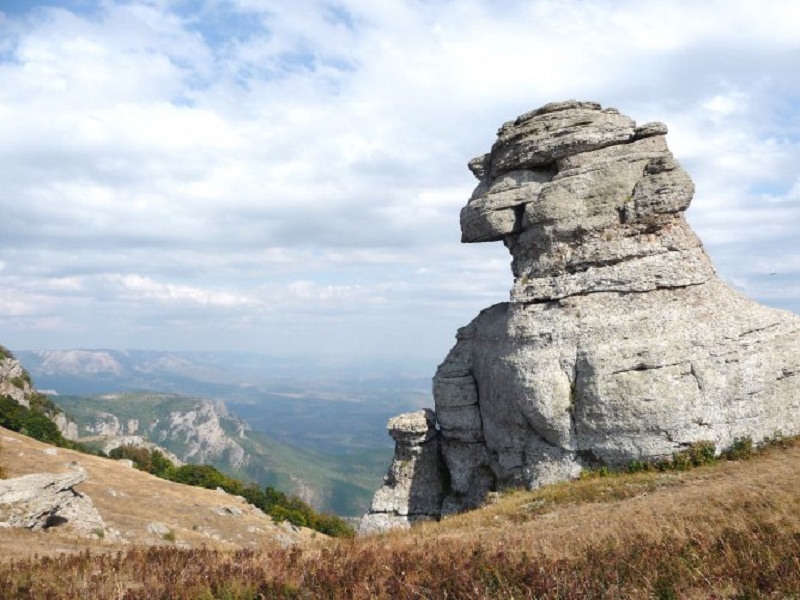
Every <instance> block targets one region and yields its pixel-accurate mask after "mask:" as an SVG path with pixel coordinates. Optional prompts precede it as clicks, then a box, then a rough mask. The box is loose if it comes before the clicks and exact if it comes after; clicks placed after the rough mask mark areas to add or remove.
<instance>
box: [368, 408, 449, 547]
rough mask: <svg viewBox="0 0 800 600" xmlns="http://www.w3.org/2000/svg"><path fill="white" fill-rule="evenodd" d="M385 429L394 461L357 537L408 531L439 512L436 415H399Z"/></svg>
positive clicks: (440, 489)
mask: <svg viewBox="0 0 800 600" xmlns="http://www.w3.org/2000/svg"><path fill="white" fill-rule="evenodd" d="M388 429H389V434H390V435H391V436H392V437H393V438H394V440H395V452H394V460H393V461H392V464H391V466H390V467H389V472H388V473H387V474H386V477H384V480H383V481H384V484H383V487H382V488H381V489H379V490H378V491H377V492H376V494H375V497H374V498H373V500H372V506H371V507H370V511H369V513H368V514H367V515H366V516H365V517H364V518H363V519H362V520H361V524H360V526H359V530H358V531H359V534H368V533H375V532H379V531H385V530H387V529H394V528H407V527H410V526H411V524H412V523H416V522H418V521H424V520H430V519H435V518H437V517H438V516H439V513H440V511H441V504H442V500H443V499H444V494H445V487H444V482H443V479H442V466H441V465H440V464H439V463H440V461H441V452H440V448H439V433H438V431H437V430H436V415H435V414H434V413H433V411H432V410H430V409H426V410H420V411H417V412H413V413H405V414H402V415H398V416H397V417H394V418H393V419H390V420H389V425H388Z"/></svg>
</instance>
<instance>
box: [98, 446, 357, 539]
mask: <svg viewBox="0 0 800 600" xmlns="http://www.w3.org/2000/svg"><path fill="white" fill-rule="evenodd" d="M109 456H110V457H111V458H116V459H121V458H127V459H129V460H132V461H133V464H134V466H135V467H136V468H137V469H140V470H142V471H146V472H147V473H151V474H152V475H155V476H157V477H161V478H162V479H167V480H169V481H175V482H177V483H183V484H186V485H192V486H196V487H203V488H207V489H211V490H213V489H216V488H221V489H223V490H225V491H226V492H228V493H229V494H234V495H236V496H243V497H244V498H245V499H246V500H247V501H248V502H249V503H250V504H252V505H253V506H256V507H258V508H260V509H261V510H263V511H264V512H265V513H267V514H268V515H269V516H271V517H272V518H273V519H275V520H277V521H288V522H289V523H291V524H293V525H296V526H298V527H308V528H310V529H314V530H316V531H319V532H321V533H324V534H326V535H329V536H332V537H352V536H353V535H354V534H355V532H354V531H353V529H352V528H351V527H350V526H349V525H348V524H347V523H346V522H345V521H344V520H342V519H340V518H339V517H337V516H335V515H327V514H321V513H318V512H316V511H315V510H314V509H313V508H311V507H310V506H309V505H308V504H306V503H305V502H303V501H302V500H300V499H299V498H292V497H289V496H287V495H286V494H284V493H283V492H280V491H278V490H276V489H275V488H272V487H270V486H267V487H266V488H264V489H261V488H259V487H258V486H257V485H255V484H245V483H243V482H242V481H240V480H238V479H235V478H233V477H230V476H228V475H225V474H224V473H222V472H220V471H219V470H218V469H217V468H216V467H213V466H211V465H183V466H180V467H176V466H175V465H174V464H172V462H171V461H170V460H169V459H168V458H167V457H166V456H164V454H163V453H162V452H159V451H158V450H153V451H150V450H148V449H147V448H139V447H135V446H120V447H119V448H115V449H114V450H112V451H111V452H109Z"/></svg>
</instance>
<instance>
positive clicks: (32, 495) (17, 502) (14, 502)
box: [0, 469, 106, 534]
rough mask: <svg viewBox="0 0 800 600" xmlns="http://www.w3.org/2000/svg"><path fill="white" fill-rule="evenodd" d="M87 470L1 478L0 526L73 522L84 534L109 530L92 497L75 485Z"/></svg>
mask: <svg viewBox="0 0 800 600" xmlns="http://www.w3.org/2000/svg"><path fill="white" fill-rule="evenodd" d="M85 479H86V472H85V471H83V470H82V469H76V470H73V471H70V472H67V473H59V474H55V473H34V474H32V475H24V476H22V477H15V478H13V479H5V480H2V481H0V526H5V527H23V528H26V529H30V530H33V531H38V530H41V529H48V528H50V527H55V526H59V525H69V527H70V528H72V529H73V530H76V531H78V532H81V533H85V534H91V533H95V534H96V533H97V532H100V531H102V532H103V533H104V534H105V532H106V526H105V523H104V522H103V519H102V517H101V516H100V513H98V512H97V510H96V509H95V508H94V505H93V504H92V500H91V498H89V497H88V496H86V495H85V494H81V493H80V492H78V491H76V490H75V489H74V488H75V486H76V485H78V484H79V483H81V482H82V481H83V480H85Z"/></svg>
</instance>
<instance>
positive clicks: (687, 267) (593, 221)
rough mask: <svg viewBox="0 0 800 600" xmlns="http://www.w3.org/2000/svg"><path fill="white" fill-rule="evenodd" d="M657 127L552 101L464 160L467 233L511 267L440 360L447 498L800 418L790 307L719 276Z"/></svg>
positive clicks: (688, 189)
mask: <svg viewBox="0 0 800 600" xmlns="http://www.w3.org/2000/svg"><path fill="white" fill-rule="evenodd" d="M666 133H667V128H666V126H665V125H663V124H661V123H648V124H646V125H642V126H637V125H636V123H635V122H634V121H633V120H631V119H630V118H628V117H626V116H624V115H621V114H620V113H619V112H618V111H617V110H615V109H609V108H606V109H603V108H602V107H601V106H600V105H599V104H596V103H593V102H574V101H570V102H560V103H554V104H548V105H546V106H544V107H542V108H540V109H538V110H535V111H532V112H530V113H526V114H524V115H522V116H520V117H519V118H517V119H516V120H514V121H511V122H508V123H506V124H504V125H503V126H502V127H501V128H500V130H499V132H498V138H497V141H496V142H495V144H494V145H493V147H492V150H491V152H489V153H488V154H485V155H483V156H481V157H478V158H476V159H473V160H472V161H470V163H469V168H470V170H471V171H472V172H473V173H474V175H475V176H476V177H477V179H478V180H479V184H478V186H477V188H476V189H475V192H474V193H473V195H472V197H471V198H470V200H469V202H468V203H467V205H466V206H465V207H464V208H463V209H462V212H461V229H462V235H463V237H462V241H464V242H485V241H500V240H502V241H503V243H504V244H505V245H506V247H507V248H508V249H509V251H510V253H511V256H512V264H511V268H512V272H513V275H514V284H513V288H512V290H511V301H510V302H507V303H503V304H498V305H495V306H492V307H490V308H488V309H486V310H484V311H482V312H481V313H480V314H479V315H478V316H477V317H476V318H475V320H473V321H472V323H470V324H469V325H468V326H467V327H464V328H463V329H461V330H459V332H458V334H457V343H456V345H455V347H453V349H452V350H451V351H450V353H449V355H448V356H447V358H446V359H445V361H444V362H443V363H442V364H441V365H440V366H439V368H438V370H437V372H436V376H435V377H434V383H433V389H434V399H435V403H436V417H437V421H438V426H439V430H440V433H439V435H440V436H441V453H442V457H443V460H444V464H445V465H446V468H445V470H444V471H445V472H443V474H442V476H443V478H445V479H446V480H447V481H448V484H449V493H448V494H447V496H446V498H445V499H444V501H443V504H442V507H441V513H442V514H448V513H452V512H456V511H460V510H464V509H468V508H471V507H474V506H476V505H478V504H480V502H481V501H482V499H483V498H484V496H485V494H486V493H487V492H488V491H490V490H494V489H498V488H503V487H508V486H526V487H528V488H535V487H537V486H541V485H544V484H548V483H551V482H555V481H560V480H565V479H568V478H571V477H575V476H576V475H578V474H579V472H580V471H581V469H582V468H584V467H587V466H594V465H609V466H622V465H625V464H626V463H628V462H629V461H631V460H650V459H658V458H661V457H665V456H669V455H671V454H672V453H674V452H676V451H680V450H681V449H683V448H685V447H687V446H689V445H690V444H692V443H694V442H698V441H701V440H702V441H711V442H713V443H714V444H716V447H717V448H718V449H723V448H725V447H728V446H730V445H731V444H732V443H733V442H734V440H735V439H736V438H739V437H750V438H752V439H753V440H754V441H756V442H758V441H760V440H763V439H764V438H767V437H770V436H774V435H776V434H778V433H782V434H787V435H788V434H797V433H800V318H798V317H797V316H796V315H793V314H791V313H788V312H784V311H779V310H775V309H771V308H767V307H764V306H760V305H758V304H757V303H755V302H753V301H751V300H749V299H747V298H745V297H743V296H742V295H741V294H739V293H738V292H736V291H734V290H733V289H731V288H729V287H728V286H727V285H725V284H724V283H723V282H722V281H721V280H720V279H719V278H718V277H717V276H716V274H715V271H714V268H713V266H712V264H711V261H710V260H709V258H708V256H707V255H706V253H705V251H704V250H703V247H702V244H701V242H700V240H699V239H698V238H697V236H696V235H695V234H694V232H693V231H692V230H691V228H690V227H689V225H688V223H687V222H686V219H685V218H684V211H685V210H686V209H687V208H688V206H689V203H690V201H691V199H692V195H693V192H694V186H693V184H692V181H691V179H690V178H689V175H688V174H687V173H686V172H685V171H684V170H683V169H682V168H681V166H680V165H679V164H678V162H677V161H676V160H675V159H674V158H673V156H672V154H671V153H670V152H669V150H668V148H667V144H666V140H665V134H666Z"/></svg>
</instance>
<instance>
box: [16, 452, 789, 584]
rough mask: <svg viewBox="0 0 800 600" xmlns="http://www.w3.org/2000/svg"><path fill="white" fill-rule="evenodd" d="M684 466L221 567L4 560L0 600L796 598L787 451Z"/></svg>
mask: <svg viewBox="0 0 800 600" xmlns="http://www.w3.org/2000/svg"><path fill="white" fill-rule="evenodd" d="M746 445H747V444H746V443H743V444H742V448H744V447H745V446H746ZM689 453H691V449H690V451H689ZM694 454H695V456H699V455H705V456H706V459H704V460H703V461H700V462H701V463H702V465H701V466H700V467H696V468H690V467H686V468H677V467H676V468H675V469H666V470H662V471H659V470H657V469H652V470H640V471H638V472H636V473H614V474H606V475H600V474H595V475H593V476H591V477H587V478H584V479H582V480H579V481H575V482H571V483H565V484H561V485H558V486H550V487H548V488H544V489H541V490H538V491H535V492H525V491H515V492H511V493H507V494H501V495H499V497H498V498H497V499H496V502H495V503H494V504H492V505H490V506H487V507H486V508H484V509H481V510H477V511H473V512H471V513H467V514H464V515H459V516H456V517H452V518H449V519H445V520H444V521H442V522H441V523H429V524H423V525H421V526H419V527H415V528H414V529H412V530H411V531H410V532H396V533H391V534H386V535H382V536H374V537H369V538H359V539H337V540H325V541H319V542H318V543H315V544H312V545H309V546H305V547H303V546H299V547H292V548H278V549H275V548H273V549H264V550H260V551H259V550H242V551H238V552H233V553H230V552H228V553H226V552H223V551H218V550H212V549H206V548H203V549H194V550H182V549H180V548H178V547H174V546H168V547H164V546H162V547H154V548H133V549H131V550H128V551H124V552H117V553H89V552H84V553H80V554H73V555H61V556H58V557H55V558H39V559H24V560H16V561H13V562H10V563H5V564H0V596H2V597H14V598H27V597H30V598H52V599H55V600H57V599H61V598H75V597H81V598H129V599H134V598H155V599H158V598H163V599H166V598H186V599H189V598H192V599H194V598H205V599H213V598H219V599H222V598H225V599H230V600H232V599H240V600H245V599H246V600H250V599H252V600H255V599H257V598H298V599H299V598H352V599H362V598H363V599H366V598H466V599H472V598H474V599H478V598H542V599H545V598H559V599H572V598H575V599H577V598H654V599H672V598H729V599H739V600H744V599H749V598H797V597H800V468H798V465H800V442H798V440H797V439H782V440H779V441H776V442H774V443H772V444H771V445H770V446H769V447H767V448H765V449H759V450H756V449H753V448H751V449H750V451H749V452H748V453H747V454H746V456H742V457H746V458H750V460H748V461H736V462H731V461H730V460H727V459H726V458H720V457H717V458H715V459H713V460H712V459H711V458H709V457H708V455H707V453H706V451H703V452H702V453H700V454H698V451H697V450H695V451H694ZM683 460H685V457H680V458H679V459H678V461H677V462H675V464H676V465H677V464H680V461H683ZM688 462H689V463H691V462H692V460H688Z"/></svg>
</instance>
